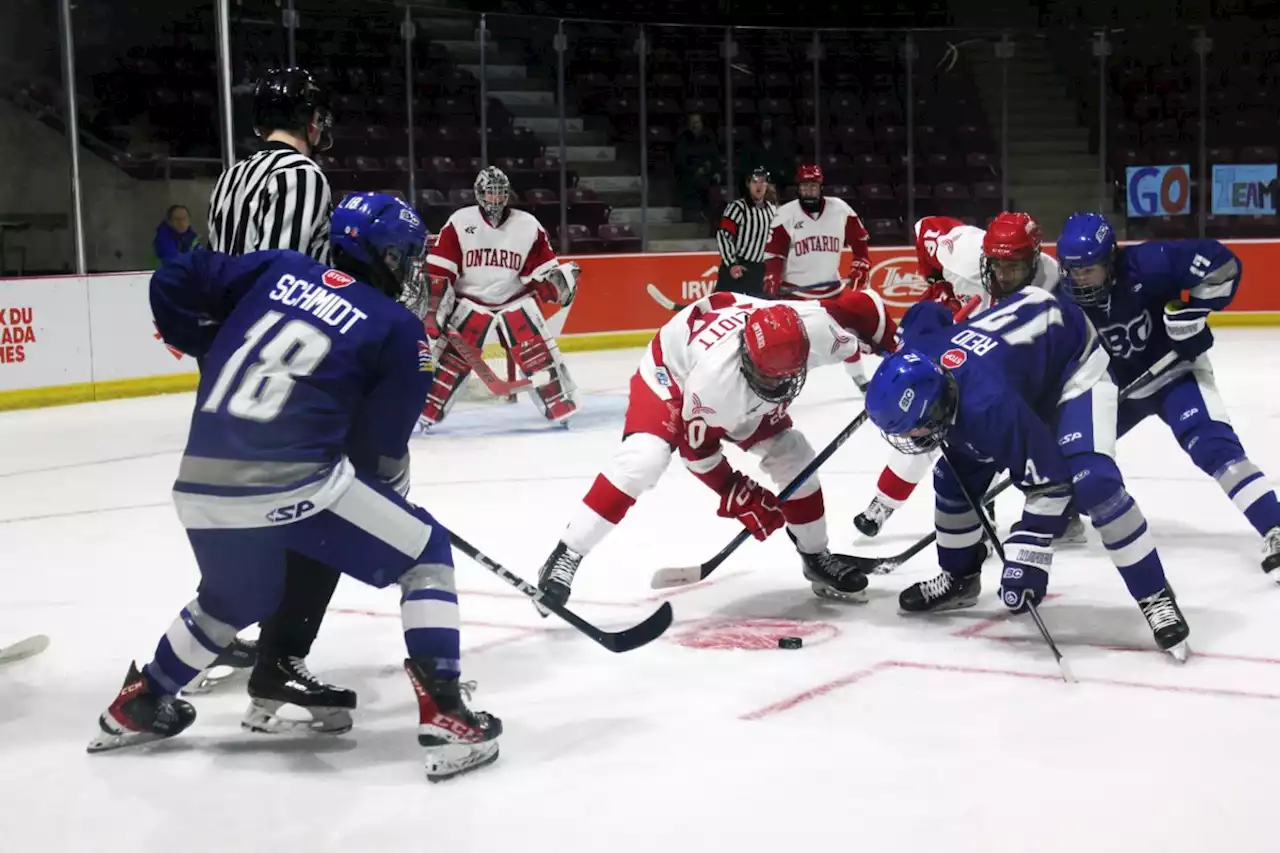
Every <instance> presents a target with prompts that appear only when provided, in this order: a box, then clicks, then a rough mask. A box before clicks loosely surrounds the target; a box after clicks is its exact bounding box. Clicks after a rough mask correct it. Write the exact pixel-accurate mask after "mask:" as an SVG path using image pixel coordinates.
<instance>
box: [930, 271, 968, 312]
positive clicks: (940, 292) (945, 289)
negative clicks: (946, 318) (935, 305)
mask: <svg viewBox="0 0 1280 853" xmlns="http://www.w3.org/2000/svg"><path fill="white" fill-rule="evenodd" d="M928 281H929V289H928V290H926V291H925V292H924V295H923V296H921V297H920V301H921V302H941V303H942V304H943V305H945V306H947V308H949V309H951V313H952V314H954V313H955V312H957V311H959V310H960V304H961V303H960V300H959V299H957V298H956V292H955V291H954V290H953V289H952V288H951V282H949V281H947V280H946V279H945V278H943V277H942V276H930V277H929V279H928Z"/></svg>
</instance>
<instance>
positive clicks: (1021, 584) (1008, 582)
mask: <svg viewBox="0 0 1280 853" xmlns="http://www.w3.org/2000/svg"><path fill="white" fill-rule="evenodd" d="M1052 563H1053V537H1052V536H1051V535H1049V534H1047V533H1032V532H1031V531H1029V530H1019V529H1018V525H1014V529H1013V532H1012V533H1010V534H1009V537H1008V538H1007V539H1005V541H1004V573H1003V574H1002V575H1001V576H1000V601H1001V602H1003V604H1004V606H1005V607H1007V608H1009V611H1010V612H1012V613H1021V612H1023V611H1024V610H1026V609H1027V602H1028V601H1034V602H1036V603H1037V604H1039V603H1040V602H1041V601H1044V596H1045V592H1046V591H1047V590H1048V588H1049V566H1050V565H1051V564H1052Z"/></svg>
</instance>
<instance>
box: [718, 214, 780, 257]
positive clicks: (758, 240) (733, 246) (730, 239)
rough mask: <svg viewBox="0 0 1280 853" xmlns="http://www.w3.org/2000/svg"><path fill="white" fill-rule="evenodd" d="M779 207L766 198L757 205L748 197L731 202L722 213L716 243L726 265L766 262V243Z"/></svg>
mask: <svg viewBox="0 0 1280 853" xmlns="http://www.w3.org/2000/svg"><path fill="white" fill-rule="evenodd" d="M777 212H778V209H777V207H775V206H774V205H772V204H770V203H769V202H767V201H762V202H760V203H759V204H756V203H755V202H754V201H752V200H751V199H748V198H739V199H735V200H734V201H731V202H730V203H729V205H728V207H726V208H725V209H724V213H723V214H721V216H720V228H719V229H718V230H717V231H716V242H717V243H719V244H720V260H721V262H722V263H723V264H724V265H725V266H727V267H731V266H734V265H735V264H762V263H764V244H765V243H767V242H768V241H769V226H770V225H771V224H772V223H773V215H774V214H775V213H777Z"/></svg>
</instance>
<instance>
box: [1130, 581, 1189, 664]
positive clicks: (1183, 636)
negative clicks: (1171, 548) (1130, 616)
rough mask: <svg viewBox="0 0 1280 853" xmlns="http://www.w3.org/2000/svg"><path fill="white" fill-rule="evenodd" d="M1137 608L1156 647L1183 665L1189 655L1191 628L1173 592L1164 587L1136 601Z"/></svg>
mask: <svg viewBox="0 0 1280 853" xmlns="http://www.w3.org/2000/svg"><path fill="white" fill-rule="evenodd" d="M1138 606H1139V607H1141V608H1142V615H1143V616H1145V617H1147V624H1148V625H1150V626H1151V633H1152V635H1153V636H1154V637H1155V640H1156V645H1157V646H1159V647H1160V648H1161V650H1162V651H1166V652H1168V653H1169V654H1171V655H1173V659H1174V660H1176V661H1177V662H1178V663H1185V662H1186V660H1187V658H1188V657H1189V656H1190V654H1191V647H1190V646H1189V645H1187V637H1189V636H1190V635H1191V628H1190V627H1189V626H1188V625H1187V620H1186V619H1185V618H1183V616H1182V611H1181V610H1180V609H1179V608H1178V600H1177V599H1176V598H1174V595H1173V590H1172V589H1171V588H1169V587H1167V586H1166V587H1165V588H1164V589H1162V590H1160V591H1159V592H1156V593H1153V594H1151V595H1148V596H1147V597H1146V598H1140V599H1138Z"/></svg>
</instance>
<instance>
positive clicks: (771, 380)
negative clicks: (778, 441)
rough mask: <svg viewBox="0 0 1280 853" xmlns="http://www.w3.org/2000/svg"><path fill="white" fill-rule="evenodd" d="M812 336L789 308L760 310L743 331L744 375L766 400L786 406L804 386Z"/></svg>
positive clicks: (775, 306) (782, 306)
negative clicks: (810, 336)
mask: <svg viewBox="0 0 1280 853" xmlns="http://www.w3.org/2000/svg"><path fill="white" fill-rule="evenodd" d="M808 371H809V333H808V332H807V331H805V328H804V323H803V322H801V320H800V315H799V314H798V313H796V309H794V308H792V307H791V306H789V305H770V306H768V307H767V308H757V309H756V310H755V311H752V312H751V314H750V315H748V317H747V325H746V326H744V327H743V329H742V375H743V376H744V377H745V378H746V380H747V385H749V386H750V387H751V390H752V391H754V392H755V393H756V394H757V395H758V396H759V397H760V398H761V399H762V400H768V401H769V402H770V403H786V402H790V401H792V400H794V399H795V398H796V396H797V395H798V394H799V393H800V389H801V388H803V387H804V380H805V376H806V374H807V373H808Z"/></svg>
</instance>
